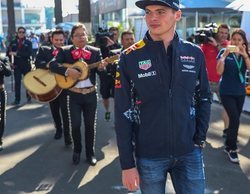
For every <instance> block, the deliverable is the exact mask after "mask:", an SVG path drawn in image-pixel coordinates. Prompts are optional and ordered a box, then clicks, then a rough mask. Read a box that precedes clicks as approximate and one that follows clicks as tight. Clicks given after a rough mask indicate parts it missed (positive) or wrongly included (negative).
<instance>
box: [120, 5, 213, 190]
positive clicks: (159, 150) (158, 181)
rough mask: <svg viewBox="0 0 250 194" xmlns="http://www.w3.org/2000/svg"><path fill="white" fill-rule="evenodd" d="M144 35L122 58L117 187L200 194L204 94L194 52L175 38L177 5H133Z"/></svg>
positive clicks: (199, 56) (201, 64)
mask: <svg viewBox="0 0 250 194" xmlns="http://www.w3.org/2000/svg"><path fill="white" fill-rule="evenodd" d="M135 4H136V5H137V6H138V7H139V8H141V9H144V10H145V20H146V23H147V26H148V31H147V32H146V34H145V37H144V38H143V39H142V40H140V41H139V42H137V43H135V44H134V45H132V46H131V47H129V48H128V49H126V50H125V51H123V53H122V54H121V57H120V61H119V64H118V67H117V72H116V80H115V88H116V90H115V120H116V123H115V125H116V126H115V128H116V134H117V145H118V150H119V157H120V163H121V167H122V181H123V184H124V186H125V187H126V188H128V189H129V190H137V189H139V188H140V189H141V193H142V194H165V193H166V190H165V186H166V180H167V175H168V174H170V176H171V179H172V182H173V186H174V189H175V191H176V193H178V194H203V193H204V191H205V176H204V164H203V152H202V148H204V146H205V140H206V133H207V129H208V123H209V117H210V106H211V99H210V98H211V93H210V89H209V84H208V78H207V73H206V67H205V59H204V56H203V53H202V51H201V49H200V48H199V47H198V46H196V45H194V44H192V43H190V42H187V41H183V40H181V39H180V38H179V37H178V34H177V33H176V30H175V29H176V23H177V22H178V21H179V20H180V19H181V11H180V9H179V0H159V1H150V0H140V1H137V2H136V3H135Z"/></svg>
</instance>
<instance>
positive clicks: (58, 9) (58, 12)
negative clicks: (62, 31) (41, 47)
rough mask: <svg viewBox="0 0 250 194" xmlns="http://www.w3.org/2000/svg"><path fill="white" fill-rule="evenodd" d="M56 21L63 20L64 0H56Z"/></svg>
mask: <svg viewBox="0 0 250 194" xmlns="http://www.w3.org/2000/svg"><path fill="white" fill-rule="evenodd" d="M55 19H56V20H55V23H56V24H58V23H61V22H63V19H62V0H55Z"/></svg>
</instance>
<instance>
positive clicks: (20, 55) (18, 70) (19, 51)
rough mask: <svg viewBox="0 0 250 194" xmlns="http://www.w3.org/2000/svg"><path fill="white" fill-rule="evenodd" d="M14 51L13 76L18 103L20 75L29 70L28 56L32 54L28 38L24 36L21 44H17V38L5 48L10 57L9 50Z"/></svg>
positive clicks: (19, 97) (28, 97)
mask: <svg viewBox="0 0 250 194" xmlns="http://www.w3.org/2000/svg"><path fill="white" fill-rule="evenodd" d="M11 51H12V52H16V56H14V62H13V61H11V62H12V63H13V65H14V78H15V101H16V102H18V103H17V104H19V102H20V99H21V79H22V75H25V74H26V73H28V72H29V71H30V70H31V64H30V57H31V54H32V44H31V42H30V41H29V40H27V39H26V38H24V39H23V40H22V44H21V46H19V42H18V38H16V39H14V40H13V41H11V42H10V45H9V47H8V49H7V56H8V57H9V58H10V59H11V56H10V55H9V52H11ZM26 96H27V99H28V100H29V99H30V96H29V95H28V93H26Z"/></svg>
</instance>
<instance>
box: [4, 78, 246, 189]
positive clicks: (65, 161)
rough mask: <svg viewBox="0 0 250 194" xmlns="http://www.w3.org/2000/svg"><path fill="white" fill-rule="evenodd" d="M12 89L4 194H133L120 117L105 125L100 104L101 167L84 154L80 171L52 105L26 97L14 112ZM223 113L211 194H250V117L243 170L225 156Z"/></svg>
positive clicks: (210, 173) (209, 156) (212, 146)
mask: <svg viewBox="0 0 250 194" xmlns="http://www.w3.org/2000/svg"><path fill="white" fill-rule="evenodd" d="M10 85H11V79H10V78H7V79H6V86H7V91H8V105H7V124H6V131H5V134H4V150H3V151H1V152H0V194H78V193H79V194H128V193H130V192H128V191H127V190H126V189H125V188H124V187H123V186H122V183H121V170H120V165H119V160H118V152H117V147H116V140H115V133H114V123H113V120H114V118H113V116H114V115H113V114H112V115H111V117H112V120H111V121H110V122H106V121H105V120H104V108H103V106H102V102H101V99H100V98H99V100H98V117H97V136H96V156H97V159H98V163H97V165H96V166H95V167H91V166H89V165H88V164H87V163H86V162H85V156H84V154H82V156H81V162H80V164H79V165H77V166H75V165H73V164H72V148H66V147H65V146H64V142H63V140H62V139H61V140H54V139H53V135H54V133H55V129H54V126H53V123H52V118H51V115H50V111H49V107H48V104H47V103H43V104H42V103H38V102H36V101H35V100H32V103H31V104H27V103H26V102H25V101H26V98H25V95H24V92H23V93H22V100H21V105H20V106H18V107H13V106H11V105H10V103H11V102H12V101H13V100H14V92H12V91H11V87H10ZM22 91H24V90H22ZM220 112H221V105H219V104H217V103H214V104H213V105H212V114H211V121H210V127H209V130H208V136H207V146H206V148H205V149H204V160H205V173H206V193H207V194H249V193H250V181H249V180H250V159H249V158H250V114H249V113H244V114H242V116H241V123H240V130H239V137H238V140H239V157H240V164H239V165H237V164H233V163H231V162H230V161H229V159H228V157H227V155H226V154H225V153H223V148H224V147H223V143H224V139H223V138H222V130H223V122H222V120H221V117H220ZM83 130H84V129H82V131H83ZM83 143H84V140H83ZM83 153H84V151H83ZM166 188H167V190H168V193H174V191H173V187H172V185H171V181H170V180H169V179H168V181H167V185H166ZM131 193H132V192H131ZM135 193H136V194H140V191H137V192H135ZM152 194H153V193H152Z"/></svg>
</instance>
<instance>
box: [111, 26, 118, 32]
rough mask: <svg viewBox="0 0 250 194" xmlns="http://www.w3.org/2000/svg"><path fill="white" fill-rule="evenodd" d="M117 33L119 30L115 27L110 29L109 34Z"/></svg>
mask: <svg viewBox="0 0 250 194" xmlns="http://www.w3.org/2000/svg"><path fill="white" fill-rule="evenodd" d="M113 31H117V32H119V29H118V28H117V27H110V28H109V32H113Z"/></svg>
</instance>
